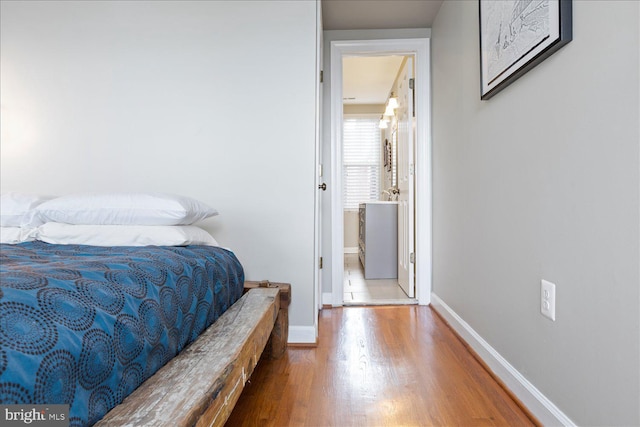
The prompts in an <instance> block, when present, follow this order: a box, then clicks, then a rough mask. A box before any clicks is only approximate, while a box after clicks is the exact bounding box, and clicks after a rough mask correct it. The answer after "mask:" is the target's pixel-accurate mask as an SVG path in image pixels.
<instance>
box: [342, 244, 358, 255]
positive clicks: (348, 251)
mask: <svg viewBox="0 0 640 427" xmlns="http://www.w3.org/2000/svg"><path fill="white" fill-rule="evenodd" d="M344 253H345V254H357V253H358V247H357V246H355V247H352V248H344Z"/></svg>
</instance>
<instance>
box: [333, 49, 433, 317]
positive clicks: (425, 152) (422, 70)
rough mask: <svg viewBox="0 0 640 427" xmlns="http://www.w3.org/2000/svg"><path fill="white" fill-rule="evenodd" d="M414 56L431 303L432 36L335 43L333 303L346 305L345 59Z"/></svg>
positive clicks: (422, 277) (426, 292)
mask: <svg viewBox="0 0 640 427" xmlns="http://www.w3.org/2000/svg"><path fill="white" fill-rule="evenodd" d="M390 54H414V55H415V61H416V106H415V108H416V119H417V144H416V152H415V163H416V166H415V169H416V170H415V173H416V200H415V208H416V215H415V222H416V224H415V227H416V228H415V232H416V242H415V259H416V269H415V274H416V298H417V299H418V303H419V304H420V305H428V304H430V302H431V266H432V260H431V257H432V253H431V236H432V235H431V216H432V214H431V191H432V190H431V189H432V183H431V73H430V63H431V58H430V45H429V39H428V38H416V39H389V40H349V41H338V40H336V41H332V42H331V82H332V84H331V100H330V102H331V117H330V118H331V183H332V185H331V265H332V273H331V289H332V299H333V301H332V305H333V306H342V305H343V302H344V297H343V277H344V254H343V247H344V222H343V207H342V116H343V114H342V57H343V56H344V55H362V56H373V55H390Z"/></svg>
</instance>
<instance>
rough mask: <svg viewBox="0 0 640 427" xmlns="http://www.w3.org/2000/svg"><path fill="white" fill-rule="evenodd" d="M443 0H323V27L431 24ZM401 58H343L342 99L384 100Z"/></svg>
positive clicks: (358, 28)
mask: <svg viewBox="0 0 640 427" xmlns="http://www.w3.org/2000/svg"><path fill="white" fill-rule="evenodd" d="M442 1H443V0H322V26H323V29H324V30H364V29H374V30H381V29H398V28H431V26H432V25H433V21H434V19H435V17H436V15H437V14H438V11H439V10H440V5H441V4H442ZM401 62H402V57H401V56H378V57H349V58H344V59H343V70H342V72H343V89H342V91H343V102H344V103H345V104H384V103H385V102H386V99H387V96H388V95H389V91H390V90H391V86H392V85H393V81H394V80H395V78H396V75H397V74H398V70H399V68H400V64H401ZM352 98H353V99H352Z"/></svg>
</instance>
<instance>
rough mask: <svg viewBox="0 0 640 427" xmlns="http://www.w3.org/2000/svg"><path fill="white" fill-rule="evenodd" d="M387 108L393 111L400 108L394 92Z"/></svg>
mask: <svg viewBox="0 0 640 427" xmlns="http://www.w3.org/2000/svg"><path fill="white" fill-rule="evenodd" d="M387 108H392V109H394V110H395V109H396V108H398V98H396V97H395V96H394V95H393V92H391V96H390V97H389V100H388V101H387Z"/></svg>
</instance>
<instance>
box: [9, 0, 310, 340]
mask: <svg viewBox="0 0 640 427" xmlns="http://www.w3.org/2000/svg"><path fill="white" fill-rule="evenodd" d="M1 7H2V9H1V19H2V21H1V37H0V39H1V55H2V56H1V67H2V68H1V76H2V79H1V96H2V98H1V103H2V123H1V124H2V140H1V163H0V174H1V175H0V178H1V180H0V184H1V189H2V190H3V191H7V190H18V191H31V192H39V193H51V194H65V193H69V192H75V191H91V190H141V191H163V192H171V193H179V194H185V195H188V196H193V197H196V198H198V199H201V200H203V201H205V202H207V203H209V204H211V205H212V206H214V207H216V208H217V209H218V210H219V211H220V212H221V215H220V216H219V217H216V218H213V219H210V220H207V221H206V223H205V226H206V228H207V229H208V230H209V231H211V232H212V233H213V234H214V236H215V237H216V239H218V241H219V242H220V243H221V244H222V245H224V246H228V247H231V248H232V249H233V250H234V251H235V252H236V254H237V255H238V257H239V259H240V260H241V262H242V263H243V265H244V266H245V270H246V275H247V278H248V279H253V280H259V279H269V280H273V281H284V282H291V284H292V287H293V301H292V305H291V308H290V321H291V325H292V327H304V328H307V327H309V328H313V325H314V313H315V309H314V292H313V267H314V256H313V231H314V226H313V221H314V172H315V166H314V165H315V158H314V156H315V152H314V135H315V76H316V58H315V52H316V32H315V31H316V4H315V2H314V1H301V2H292V1H284V2H283V1H251V2H245V1H211V2H199V1H196V2H180V1H178V2H173V1H162V2H160V1H158V2H141V1H130V2H127V1H125V2H75V1H42V2H36V1H21V2H4V1H3V2H2V6H1ZM292 88H295V89H294V90H292ZM283 117H286V118H287V121H286V126H278V125H276V123H278V120H277V119H279V118H280V119H281V118H283ZM280 122H281V121H280Z"/></svg>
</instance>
